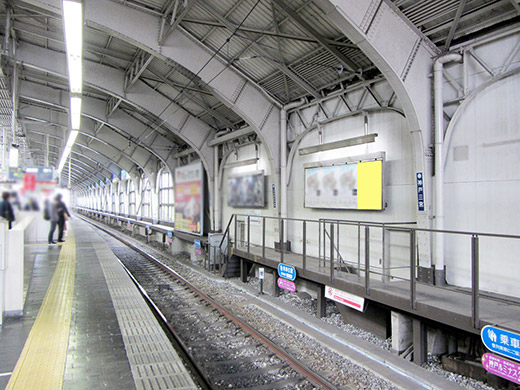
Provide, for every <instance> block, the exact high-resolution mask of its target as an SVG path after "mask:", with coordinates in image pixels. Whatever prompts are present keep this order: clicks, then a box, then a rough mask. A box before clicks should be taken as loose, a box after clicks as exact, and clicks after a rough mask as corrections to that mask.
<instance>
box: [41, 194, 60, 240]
mask: <svg viewBox="0 0 520 390" xmlns="http://www.w3.org/2000/svg"><path fill="white" fill-rule="evenodd" d="M45 207H46V211H47V215H45V216H44V218H45V219H46V216H48V217H49V221H51V229H50V230H49V245H51V244H56V241H54V231H55V230H56V225H57V224H58V221H59V216H58V201H57V200H56V198H54V199H53V200H52V202H49V201H48V200H47V201H46V202H45Z"/></svg>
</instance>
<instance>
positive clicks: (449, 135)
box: [442, 66, 520, 167]
mask: <svg viewBox="0 0 520 390" xmlns="http://www.w3.org/2000/svg"><path fill="white" fill-rule="evenodd" d="M518 73H520V66H519V67H517V68H515V69H511V70H510V71H508V72H505V73H502V74H499V75H497V76H496V77H494V78H492V79H491V80H489V81H487V82H486V83H484V84H481V85H479V86H478V87H477V88H475V89H474V90H473V91H472V92H471V93H470V94H469V95H468V97H466V99H464V101H463V102H462V103H461V104H460V106H459V107H457V110H456V111H455V113H454V114H453V116H452V118H451V120H450V123H449V124H448V128H447V129H446V136H445V138H444V144H445V145H446V147H445V148H444V154H443V156H442V166H443V167H444V166H445V165H446V160H447V157H448V151H449V149H450V144H451V139H452V137H453V133H454V132H455V126H456V124H457V122H458V121H459V119H460V117H461V116H462V115H463V114H464V112H466V110H467V109H468V107H469V106H470V105H471V103H472V102H473V101H474V100H475V99H476V98H477V97H478V96H479V95H480V94H481V93H482V92H484V91H485V90H486V89H487V88H489V87H490V86H492V85H494V84H497V83H499V82H502V81H504V80H505V79H507V78H509V77H511V76H514V75H516V74H518Z"/></svg>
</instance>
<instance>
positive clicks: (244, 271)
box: [240, 259, 247, 283]
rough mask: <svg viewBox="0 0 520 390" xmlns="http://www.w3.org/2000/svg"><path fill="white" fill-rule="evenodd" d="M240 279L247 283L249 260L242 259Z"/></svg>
mask: <svg viewBox="0 0 520 390" xmlns="http://www.w3.org/2000/svg"><path fill="white" fill-rule="evenodd" d="M240 281H241V282H242V283H247V261H246V260H244V259H240Z"/></svg>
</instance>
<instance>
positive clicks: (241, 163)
mask: <svg viewBox="0 0 520 390" xmlns="http://www.w3.org/2000/svg"><path fill="white" fill-rule="evenodd" d="M257 162H258V158H250V159H249V160H243V161H234V162H230V163H227V164H226V165H224V168H236V167H243V166H246V165H253V164H256V163H257Z"/></svg>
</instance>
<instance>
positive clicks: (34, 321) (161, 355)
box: [0, 219, 197, 390]
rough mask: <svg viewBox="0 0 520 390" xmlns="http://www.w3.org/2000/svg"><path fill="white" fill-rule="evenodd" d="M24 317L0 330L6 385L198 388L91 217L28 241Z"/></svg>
mask: <svg viewBox="0 0 520 390" xmlns="http://www.w3.org/2000/svg"><path fill="white" fill-rule="evenodd" d="M25 261H26V266H27V269H26V271H27V272H26V274H27V275H28V276H27V277H26V279H27V294H26V298H25V305H24V311H23V316H22V317H12V318H7V319H6V320H5V321H4V323H3V327H2V328H1V330H0V350H1V351H2V353H1V354H0V389H9V390H11V389H13V390H14V389H53V390H55V389H70V390H73V389H99V388H106V389H137V390H139V389H196V388H197V386H196V385H195V384H194V382H193V380H192V378H191V376H190V374H189V373H188V371H187V369H186V368H185V366H184V365H183V363H182V361H181V358H180V357H179V356H178V354H177V353H176V351H175V350H174V348H173V346H172V344H171V343H170V341H169V340H168V337H167V336H166V334H165V333H164V331H163V329H162V328H161V326H160V324H159V323H158V321H157V320H156V318H155V317H154V314H153V313H152V311H151V310H150V308H149V307H148V305H147V303H146V302H145V300H144V299H143V298H142V296H141V295H140V293H139V291H138V289H137V287H136V286H135V285H134V284H133V282H132V280H131V279H130V277H129V276H128V275H127V273H126V272H125V271H124V269H123V268H122V267H121V265H120V263H119V261H118V259H117V258H116V256H115V255H114V254H113V253H112V251H111V250H110V249H109V247H108V245H107V244H106V243H105V241H104V240H103V239H102V238H101V237H100V236H99V235H98V234H97V233H96V232H95V231H94V230H93V228H92V227H90V226H89V225H88V224H87V223H86V222H83V221H81V220H78V219H73V220H72V221H70V222H69V230H68V234H67V237H66V242H65V243H63V244H61V245H47V244H46V243H28V244H26V247H25Z"/></svg>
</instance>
